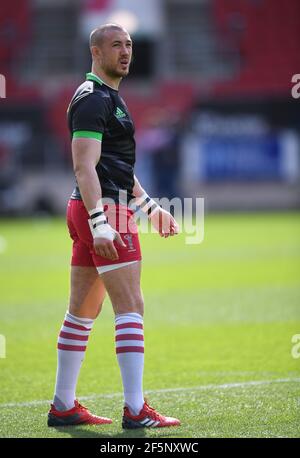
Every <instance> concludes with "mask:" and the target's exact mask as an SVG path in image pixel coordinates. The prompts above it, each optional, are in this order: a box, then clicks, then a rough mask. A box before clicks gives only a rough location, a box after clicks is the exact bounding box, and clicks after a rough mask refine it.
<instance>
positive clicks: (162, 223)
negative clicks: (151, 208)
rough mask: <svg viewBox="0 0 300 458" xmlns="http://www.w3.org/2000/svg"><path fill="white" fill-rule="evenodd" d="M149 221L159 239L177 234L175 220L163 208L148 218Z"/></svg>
mask: <svg viewBox="0 0 300 458" xmlns="http://www.w3.org/2000/svg"><path fill="white" fill-rule="evenodd" d="M150 221H151V224H152V226H153V227H154V228H155V229H156V230H157V232H159V235H160V236H161V237H165V238H167V237H169V236H170V235H171V236H172V235H176V234H178V233H179V226H178V224H177V222H176V220H175V218H173V216H172V215H171V213H169V212H167V211H166V210H164V209H163V208H160V209H159V210H157V211H156V212H155V213H154V214H153V215H152V216H150Z"/></svg>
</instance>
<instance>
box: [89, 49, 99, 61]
mask: <svg viewBox="0 0 300 458" xmlns="http://www.w3.org/2000/svg"><path fill="white" fill-rule="evenodd" d="M90 49H91V54H92V58H93V59H99V58H100V57H101V50H100V48H98V46H91V48H90Z"/></svg>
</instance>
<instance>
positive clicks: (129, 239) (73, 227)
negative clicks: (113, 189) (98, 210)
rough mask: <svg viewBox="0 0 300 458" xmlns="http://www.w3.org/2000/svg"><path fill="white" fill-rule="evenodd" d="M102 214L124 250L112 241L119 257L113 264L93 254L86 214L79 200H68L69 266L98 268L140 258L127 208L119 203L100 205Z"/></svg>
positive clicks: (135, 230)
mask: <svg viewBox="0 0 300 458" xmlns="http://www.w3.org/2000/svg"><path fill="white" fill-rule="evenodd" d="M104 212H105V215H106V217H107V219H108V223H109V224H110V225H111V226H112V227H113V228H114V229H115V230H117V231H118V232H119V233H120V235H121V237H122V240H123V242H124V243H125V244H126V248H124V247H122V246H120V245H119V244H118V243H117V242H114V246H115V248H116V250H117V252H118V255H119V259H117V260H116V261H112V260H110V259H106V258H103V257H102V256H99V255H97V254H96V253H95V251H94V246H93V237H92V234H91V230H90V226H89V223H88V219H89V214H88V212H87V210H86V208H85V206H84V203H83V201H82V200H74V199H70V200H69V202H68V207H67V224H68V228H69V233H70V237H71V239H72V240H73V251H72V260H71V265H72V266H82V267H91V266H95V267H101V266H108V265H109V266H110V265H114V264H120V263H123V262H132V261H140V260H141V259H142V257H141V249H140V242H139V237H138V231H137V225H136V223H135V221H134V219H133V212H132V211H131V210H130V209H129V208H128V207H126V206H124V205H119V204H115V205H112V204H109V205H104Z"/></svg>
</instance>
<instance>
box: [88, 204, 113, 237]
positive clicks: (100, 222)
mask: <svg viewBox="0 0 300 458" xmlns="http://www.w3.org/2000/svg"><path fill="white" fill-rule="evenodd" d="M88 213H89V215H90V219H89V220H88V222H89V226H90V229H91V233H92V236H93V238H96V237H103V238H105V239H109V240H113V239H114V237H115V231H114V229H113V228H112V227H111V226H110V225H109V224H108V223H107V218H106V216H105V214H104V210H103V206H102V205H98V206H97V207H96V208H94V209H93V210H89V212H88Z"/></svg>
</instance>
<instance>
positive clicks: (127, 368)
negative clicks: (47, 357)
mask: <svg viewBox="0 0 300 458" xmlns="http://www.w3.org/2000/svg"><path fill="white" fill-rule="evenodd" d="M90 50H91V54H92V71H91V72H90V73H88V74H87V75H86V81H85V82H84V83H83V84H81V85H80V86H79V88H78V89H77V90H76V92H75V94H74V96H73V98H72V100H71V103H70V105H69V108H68V124H69V129H70V134H71V137H72V157H73V166H74V172H75V176H76V181H77V186H76V188H75V190H74V192H73V194H72V196H71V198H70V200H69V202H68V208H67V223H68V228H69V232H70V236H71V238H72V240H73V251H72V260H71V292H70V302H69V308H68V311H67V312H66V315H65V318H64V322H63V325H62V328H61V331H60V334H59V337H58V345H57V349H58V350H57V351H58V367H57V374H56V386H55V394H54V400H53V403H52V404H51V408H50V411H49V413H48V426H63V425H74V424H105V423H111V422H112V420H111V419H109V418H104V417H99V416H97V415H93V414H92V413H91V412H89V410H88V409H87V408H85V407H83V406H82V405H81V404H80V403H79V402H78V400H77V399H76V395H75V388H76V384H77V379H78V375H79V371H80V367H81V364H82V361H83V358H84V354H85V350H86V347H87V342H88V338H89V334H90V332H91V330H92V327H93V323H94V321H95V319H96V318H97V316H98V315H99V313H100V311H101V306H102V302H103V300H104V296H105V293H106V291H107V293H108V295H109V298H110V300H111V303H112V306H113V310H114V313H115V331H116V332H115V346H116V354H117V360H118V364H119V367H120V371H121V377H122V383H123V390H124V412H123V418H122V426H123V428H128V429H134V428H141V427H164V426H177V425H179V424H180V421H179V420H177V419H175V418H171V417H166V416H164V415H161V414H160V413H158V412H157V411H156V410H155V409H153V408H152V407H150V406H149V404H148V403H147V402H146V400H145V399H144V396H143V369H144V333H143V313H144V303H143V296H142V292H141V287H140V275H141V250H140V245H139V239H138V233H137V228H136V224H135V222H134V221H133V218H132V215H133V211H132V209H131V208H130V206H129V203H130V202H131V201H132V199H135V204H136V205H138V206H139V208H140V209H141V211H143V212H145V213H146V214H147V215H148V218H149V219H150V220H151V223H152V225H153V226H154V227H155V229H156V230H157V231H158V232H159V233H160V235H161V236H163V237H168V236H169V235H171V236H172V235H175V234H177V233H178V225H177V223H176V221H175V219H174V218H173V217H172V216H171V214H170V213H169V212H167V211H165V210H163V209H162V208H161V207H160V206H158V205H157V204H156V203H155V201H154V200H152V199H151V198H150V197H149V196H148V195H147V193H146V192H145V190H144V189H143V188H142V186H141V185H140V183H139V181H138V179H137V178H136V177H135V175H134V163H135V140H134V124H133V121H132V119H131V117H130V114H129V112H128V109H127V106H126V104H125V102H124V101H123V99H122V98H121V97H120V95H119V92H118V88H119V84H120V82H121V80H122V78H123V77H125V76H126V75H127V74H128V72H129V66H130V62H131V57H132V40H131V38H130V35H129V34H128V32H127V31H126V30H125V29H124V28H122V27H121V26H119V25H116V24H106V25H104V26H101V27H99V28H97V29H95V30H94V31H93V32H92V33H91V35H90ZM120 191H121V193H120ZM122 193H123V194H122ZM121 194H122V195H123V196H125V199H126V200H125V201H122V199H121V197H120V196H121ZM108 199H109V200H108ZM106 202H108V203H106ZM124 221H125V222H126V224H125V229H124V227H121V226H124V224H121V222H122V223H124Z"/></svg>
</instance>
